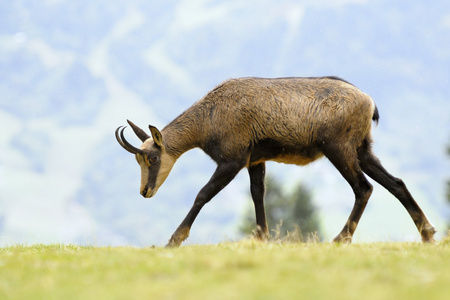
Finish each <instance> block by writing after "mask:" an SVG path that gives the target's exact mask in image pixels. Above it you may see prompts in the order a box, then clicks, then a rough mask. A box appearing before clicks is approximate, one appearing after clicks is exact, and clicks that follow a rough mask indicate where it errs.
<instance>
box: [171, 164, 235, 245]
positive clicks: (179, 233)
mask: <svg viewBox="0 0 450 300" xmlns="http://www.w3.org/2000/svg"><path fill="white" fill-rule="evenodd" d="M243 166H244V164H243V163H242V164H241V163H237V162H231V163H221V164H219V165H218V166H217V169H216V171H215V172H214V174H213V176H212V177H211V179H210V180H209V181H208V183H207V184H206V185H205V186H204V187H203V188H202V189H201V190H200V192H199V193H198V195H197V197H196V198H195V202H194V205H193V206H192V208H191V210H190V211H189V213H188V214H187V215H186V217H185V218H184V220H183V222H181V224H180V226H178V228H177V230H175V232H174V233H173V235H172V237H171V238H170V240H169V243H168V244H167V246H166V247H178V246H180V245H181V243H182V242H183V241H184V240H185V239H187V238H188V236H189V231H190V229H191V226H192V224H193V223H194V221H195V218H196V217H197V215H198V214H199V212H200V210H201V209H202V207H203V206H204V205H205V204H206V203H208V202H209V200H211V199H212V198H213V197H214V196H215V195H217V193H219V192H220V191H221V190H222V189H223V188H224V187H225V186H227V185H228V183H230V181H231V180H233V178H234V177H235V176H236V174H237V173H238V172H239V171H240V170H241V169H242V168H243Z"/></svg>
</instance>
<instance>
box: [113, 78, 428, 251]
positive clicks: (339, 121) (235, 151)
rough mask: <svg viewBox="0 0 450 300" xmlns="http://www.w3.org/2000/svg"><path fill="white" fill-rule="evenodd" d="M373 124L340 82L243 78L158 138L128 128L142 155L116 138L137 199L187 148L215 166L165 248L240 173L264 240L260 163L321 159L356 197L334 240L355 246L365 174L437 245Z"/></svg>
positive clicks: (373, 112) (369, 110)
mask: <svg viewBox="0 0 450 300" xmlns="http://www.w3.org/2000/svg"><path fill="white" fill-rule="evenodd" d="M378 119H379V115H378V110H377V107H376V106H375V103H374V102H373V100H372V98H371V97H370V96H368V95H367V94H365V93H363V92H362V91H360V90H359V89H358V88H356V87H355V86H353V85H352V84H350V83H348V82H346V81H344V80H342V79H340V78H337V77H320V78H276V79H264V78H240V79H231V80H227V81H225V82H224V83H222V84H220V85H219V86H217V87H216V88H214V89H213V90H212V91H211V92H209V93H208V94H207V95H206V96H205V97H204V98H202V99H201V100H199V101H198V102H197V103H195V104H194V105H193V106H191V107H190V108H189V109H188V110H186V111H185V112H184V113H182V114H181V115H180V116H179V117H177V118H176V119H175V120H173V121H172V122H171V123H170V124H169V125H167V126H166V127H165V128H164V129H163V130H162V131H161V132H160V131H159V130H158V129H157V128H155V127H153V126H149V128H150V132H151V136H149V135H148V134H147V133H145V131H144V130H142V129H140V128H139V127H137V126H136V125H135V124H133V123H132V122H130V121H128V123H129V124H130V126H131V128H132V129H133V131H134V132H135V134H136V135H137V136H138V137H139V138H140V140H141V141H142V142H143V144H142V146H141V147H140V148H136V147H134V146H132V145H131V144H130V143H129V142H127V141H126V140H125V138H124V135H123V131H124V129H125V127H122V126H121V127H119V128H117V130H116V138H117V141H118V142H119V144H120V145H121V146H122V147H123V148H125V150H127V151H129V152H131V153H133V154H135V155H136V159H137V161H138V163H139V165H140V167H141V194H142V195H143V196H144V197H146V198H149V197H152V196H154V195H155V194H156V192H157V190H158V188H159V187H160V186H161V184H162V183H163V182H164V180H165V179H166V178H167V176H168V175H169V172H170V170H171V169H172V166H173V165H174V163H175V162H176V160H177V159H178V158H179V157H180V156H181V155H182V154H183V153H184V152H186V151H188V150H190V149H192V148H196V147H198V148H201V149H202V150H203V151H204V152H206V153H207V154H208V155H209V156H210V157H211V158H212V159H213V160H214V161H215V162H216V163H217V169H216V171H215V172H214V174H213V175H212V177H211V179H210V180H209V182H208V183H207V184H206V185H205V186H204V187H203V188H202V189H201V190H200V192H199V193H198V195H197V197H196V199H195V202H194V205H193V206H192V208H191V210H190V211H189V213H188V214H187V216H186V218H185V219H184V220H183V222H181V224H180V226H178V228H177V229H176V231H175V232H174V234H173V235H172V237H171V238H170V240H169V243H168V245H167V246H179V245H180V244H181V243H182V242H183V241H184V240H185V239H186V238H187V237H188V236H189V231H190V228H191V226H192V224H193V222H194V220H195V218H196V217H197V215H198V213H199V212H200V210H201V209H202V207H203V206H204V205H205V204H206V203H207V202H208V201H210V200H211V198H213V197H214V196H215V195H216V194H217V193H219V192H220V191H221V190H222V189H223V188H224V187H225V186H226V185H227V184H228V183H229V182H230V181H231V180H233V178H234V177H235V176H236V175H237V174H238V172H239V171H240V170H241V169H243V168H245V167H246V168H247V169H248V172H249V175H250V190H251V195H252V198H253V202H254V205H255V213H256V225H257V232H256V236H257V237H258V238H261V239H266V238H267V237H268V235H269V231H268V227H267V223H266V217H265V212H264V203H263V198H264V189H265V188H264V176H265V161H268V160H272V161H277V162H282V163H287V164H296V165H306V164H308V163H310V162H312V161H314V160H316V159H318V158H320V157H322V156H326V157H327V158H328V159H329V160H330V161H331V163H332V164H333V165H334V166H335V167H336V168H337V169H338V170H339V172H340V173H341V174H342V176H343V177H344V178H345V179H346V180H347V182H348V183H349V184H350V186H351V187H352V189H353V192H354V194H355V204H354V207H353V210H352V211H351V214H350V216H349V218H348V221H347V222H346V224H345V226H344V228H343V229H342V231H341V232H340V233H339V235H337V236H336V237H335V238H334V240H333V241H335V242H345V243H350V242H351V240H352V236H353V233H354V232H355V229H356V226H357V225H358V222H359V220H360V218H361V215H362V213H363V211H364V208H365V207H366V204H367V201H368V199H369V197H370V195H371V193H372V185H371V184H370V183H369V182H368V181H367V179H366V177H365V176H364V173H365V174H367V175H368V176H370V177H371V178H372V179H374V180H375V181H376V182H378V183H379V184H381V185H382V186H384V187H385V188H386V189H387V190H388V191H389V192H390V193H392V194H393V195H394V196H395V197H396V198H397V199H398V200H400V202H401V203H402V204H403V206H404V207H405V208H406V210H407V211H408V212H409V214H410V216H411V218H412V219H413V221H414V223H415V225H416V227H417V229H418V230H419V232H420V234H421V236H422V241H423V242H434V238H433V236H434V233H435V232H436V231H435V229H434V227H433V225H432V224H431V223H430V222H429V221H428V219H427V218H426V216H425V214H424V213H423V212H422V210H421V209H420V207H419V205H418V204H417V203H416V201H415V200H414V199H413V197H412V196H411V194H410V193H409V191H408V189H407V188H406V186H405V184H404V183H403V181H402V180H401V179H398V178H395V177H393V176H392V175H391V174H389V173H388V172H387V171H386V170H385V169H384V168H383V166H382V165H381V163H380V161H379V160H378V158H377V157H376V156H375V155H374V154H373V152H372V147H371V143H372V139H371V134H370V129H371V126H372V121H375V122H378Z"/></svg>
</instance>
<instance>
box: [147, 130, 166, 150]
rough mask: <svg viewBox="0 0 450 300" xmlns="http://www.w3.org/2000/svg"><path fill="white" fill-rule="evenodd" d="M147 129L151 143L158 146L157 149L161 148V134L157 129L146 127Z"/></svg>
mask: <svg viewBox="0 0 450 300" xmlns="http://www.w3.org/2000/svg"><path fill="white" fill-rule="evenodd" d="M148 128H149V129H150V132H151V133H152V137H153V141H154V142H155V144H156V145H158V146H159V147H162V145H163V139H162V135H161V132H159V130H158V128H156V127H155V126H152V125H148Z"/></svg>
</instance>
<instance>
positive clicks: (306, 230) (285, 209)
mask: <svg viewBox="0 0 450 300" xmlns="http://www.w3.org/2000/svg"><path fill="white" fill-rule="evenodd" d="M264 205H265V209H266V218H267V224H268V226H269V231H270V233H271V237H272V238H275V239H289V240H293V241H305V240H311V239H312V240H320V238H321V232H320V221H319V217H318V214H317V209H316V207H315V206H314V204H313V202H312V196H311V192H310V190H309V189H308V188H307V187H306V186H305V185H304V184H302V183H299V184H297V185H296V186H295V188H294V189H293V190H292V192H291V193H285V192H283V188H282V186H281V185H280V183H279V182H277V181H276V180H275V179H273V178H272V177H270V176H267V177H266V195H265V198H264ZM255 224H256V223H255V213H254V207H253V206H251V207H249V208H248V209H247V211H246V213H245V215H244V217H243V220H242V223H241V225H240V227H239V229H240V231H241V233H243V234H251V233H252V232H254V231H255V226H256V225H255Z"/></svg>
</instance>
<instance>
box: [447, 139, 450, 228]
mask: <svg viewBox="0 0 450 300" xmlns="http://www.w3.org/2000/svg"><path fill="white" fill-rule="evenodd" d="M447 154H448V156H450V145H449V146H448V147H447ZM446 194H447V203H448V204H449V205H450V179H449V180H447V191H446ZM447 230H448V235H449V236H450V219H448V220H447Z"/></svg>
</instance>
